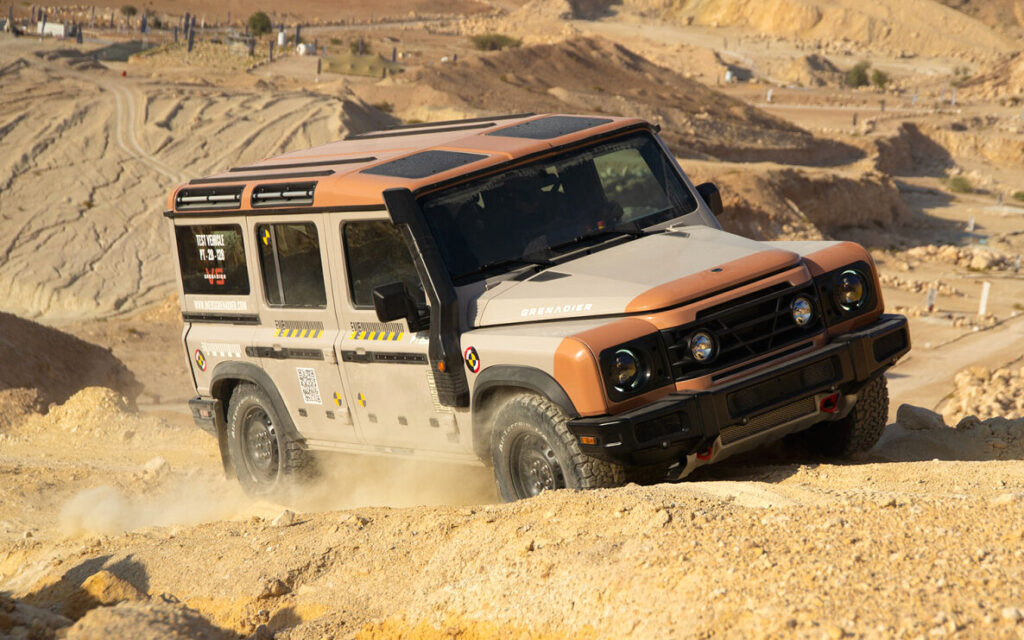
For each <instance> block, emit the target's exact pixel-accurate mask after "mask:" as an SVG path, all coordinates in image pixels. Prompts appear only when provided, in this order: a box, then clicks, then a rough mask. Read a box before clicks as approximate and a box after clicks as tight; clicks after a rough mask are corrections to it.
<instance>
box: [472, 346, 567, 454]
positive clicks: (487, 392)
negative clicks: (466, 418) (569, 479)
mask: <svg viewBox="0 0 1024 640" xmlns="http://www.w3.org/2000/svg"><path fill="white" fill-rule="evenodd" d="M523 392H527V393H535V394H537V395H539V396H543V397H545V398H547V399H548V400H550V401H551V402H553V403H555V404H556V405H558V407H559V408H561V409H562V411H564V412H565V414H566V415H567V416H569V417H570V418H575V417H577V416H579V412H578V411H576V407H575V405H573V403H572V400H571V399H570V398H569V394H567V393H566V392H565V389H563V388H562V385H560V384H558V381H557V380H555V379H554V378H553V377H551V375H550V374H548V373H546V372H544V371H541V370H540V369H537V368H535V367H527V366H517V365H495V366H492V367H488V368H486V369H484V370H483V371H482V372H480V375H478V376H477V377H476V381H475V384H474V385H473V397H472V405H471V406H472V408H473V450H474V452H475V453H476V454H477V456H478V457H479V458H480V459H481V460H484V461H485V462H487V461H489V460H490V441H491V439H490V437H489V436H490V430H491V427H492V422H491V420H490V418H491V416H492V415H493V412H494V410H495V409H497V407H499V406H500V405H501V403H502V402H504V400H505V399H506V398H508V397H509V396H511V395H515V394H516V393H523Z"/></svg>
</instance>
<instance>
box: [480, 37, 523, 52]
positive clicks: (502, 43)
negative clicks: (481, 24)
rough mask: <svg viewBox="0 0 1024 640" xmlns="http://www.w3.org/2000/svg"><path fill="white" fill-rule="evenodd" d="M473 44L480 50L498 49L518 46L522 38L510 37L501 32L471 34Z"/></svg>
mask: <svg viewBox="0 0 1024 640" xmlns="http://www.w3.org/2000/svg"><path fill="white" fill-rule="evenodd" d="M470 40H472V41H473V46H474V47H476V48H477V49H479V50H481V51H500V50H501V49H505V48H507V47H518V46H519V45H521V44H522V43H523V41H522V40H517V39H515V38H511V37H509V36H506V35H504V34H501V33H485V34H483V35H479V36H471V37H470Z"/></svg>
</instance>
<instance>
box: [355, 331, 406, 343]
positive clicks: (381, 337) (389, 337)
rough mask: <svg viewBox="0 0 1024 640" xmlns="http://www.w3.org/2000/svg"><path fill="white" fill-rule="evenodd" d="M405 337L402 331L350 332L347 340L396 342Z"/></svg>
mask: <svg viewBox="0 0 1024 640" xmlns="http://www.w3.org/2000/svg"><path fill="white" fill-rule="evenodd" d="M404 336H405V332H404V331H352V332H351V333H349V334H348V339H349V340H373V341H374V342H398V341H399V340H401V339H402V338H403V337H404Z"/></svg>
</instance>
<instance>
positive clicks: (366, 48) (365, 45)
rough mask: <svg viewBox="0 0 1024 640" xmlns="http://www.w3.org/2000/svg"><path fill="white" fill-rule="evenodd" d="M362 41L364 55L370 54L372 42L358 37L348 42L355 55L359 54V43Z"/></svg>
mask: <svg viewBox="0 0 1024 640" xmlns="http://www.w3.org/2000/svg"><path fill="white" fill-rule="evenodd" d="M360 42H362V43H363V52H362V53H363V55H364V56H366V55H370V43H369V42H367V41H366V40H365V39H363V40H360V39H359V38H356V39H355V40H353V41H351V42H349V43H348V49H349V51H351V52H352V55H354V56H357V55H359V43H360Z"/></svg>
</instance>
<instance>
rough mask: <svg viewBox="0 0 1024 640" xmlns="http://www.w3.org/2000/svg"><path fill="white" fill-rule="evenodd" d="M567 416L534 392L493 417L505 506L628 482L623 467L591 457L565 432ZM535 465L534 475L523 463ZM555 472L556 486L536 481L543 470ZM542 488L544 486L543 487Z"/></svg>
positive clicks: (496, 460)
mask: <svg viewBox="0 0 1024 640" xmlns="http://www.w3.org/2000/svg"><path fill="white" fill-rule="evenodd" d="M566 421H567V417H566V415H565V413H564V412H563V411H562V410H561V409H560V408H559V407H558V405H556V404H554V403H553V402H551V401H550V400H548V399H546V398H543V397H541V396H537V395H533V394H527V393H523V394H519V395H515V396H513V397H512V398H510V399H509V400H508V401H507V402H506V403H505V404H504V405H502V407H501V408H500V409H499V410H498V411H497V412H496V414H495V416H494V430H493V431H492V438H491V459H492V461H493V463H494V479H495V482H497V484H498V491H499V492H500V493H501V497H502V499H504V500H505V501H506V502H513V501H515V500H520V499H522V498H528V497H531V496H533V495H536V494H537V493H539V492H540V491H544V490H549V489H561V488H566V489H599V488H605V487H617V486H620V485H622V484H623V482H624V480H625V475H624V473H623V468H622V466H621V465H617V464H614V463H611V462H605V461H604V460H598V459H596V458H592V457H590V456H588V455H586V454H584V453H582V452H581V451H580V447H579V444H578V443H577V442H576V438H575V437H573V435H572V434H571V433H569V430H568V429H567V428H566V426H565V425H566ZM531 461H532V462H533V463H535V465H534V467H533V469H532V470H533V471H534V473H533V475H531V474H530V473H529V472H528V471H526V469H525V468H524V465H527V466H529V465H528V463H529V462H531ZM545 463H546V469H540V470H539V472H540V474H541V475H544V474H545V473H546V472H551V478H550V480H551V482H547V483H544V482H541V483H539V484H538V483H534V482H531V479H533V478H535V477H536V475H537V473H538V470H537V469H536V467H537V466H539V467H545ZM539 485H543V486H539Z"/></svg>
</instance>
